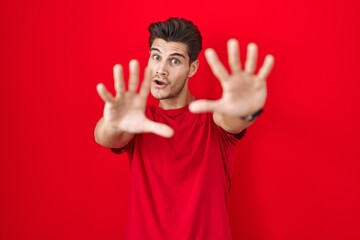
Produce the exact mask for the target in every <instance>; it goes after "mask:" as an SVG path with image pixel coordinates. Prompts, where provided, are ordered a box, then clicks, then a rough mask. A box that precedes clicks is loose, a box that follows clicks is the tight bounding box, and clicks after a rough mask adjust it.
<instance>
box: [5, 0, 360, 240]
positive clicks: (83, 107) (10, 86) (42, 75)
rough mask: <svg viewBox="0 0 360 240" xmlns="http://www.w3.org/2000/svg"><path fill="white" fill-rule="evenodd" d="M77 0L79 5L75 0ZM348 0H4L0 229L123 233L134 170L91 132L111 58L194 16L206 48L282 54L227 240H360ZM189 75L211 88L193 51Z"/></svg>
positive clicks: (354, 5) (29, 235) (80, 235)
mask: <svg viewBox="0 0 360 240" xmlns="http://www.w3.org/2000/svg"><path fill="white" fill-rule="evenodd" d="M73 2H75V3H73ZM359 5H360V4H359V3H358V1H355V0H342V1H329V0H327V1H325V0H319V1H310V0H304V1H295V2H294V1H285V0H272V1H261V0H251V1H236V0H224V1H221V2H219V3H210V2H209V3H206V4H205V3H202V2H201V1H189V0H183V1H175V2H173V1H166V2H164V3H161V2H147V1H146V2H145V1H144V2H141V1H137V0H133V1H128V2H127V3H124V1H57V2H55V1H30V0H28V1H26V0H23V1H17V0H14V1H1V3H0V31H1V32H0V34H1V36H0V61H1V62H0V113H1V116H0V133H1V135H0V136H1V138H0V139H1V151H0V194H1V195H0V239H4V240H12V239H106V240H110V239H122V238H123V236H124V231H125V229H126V224H127V223H126V211H127V204H128V198H127V193H128V189H129V180H128V176H129V170H128V162H127V160H126V158H125V156H120V157H119V156H115V155H113V154H111V153H110V151H108V150H107V149H104V148H102V147H100V146H98V145H97V144H95V142H94V139H93V129H94V126H95V123H96V121H97V120H98V119H99V118H100V116H101V114H102V107H103V103H102V101H101V100H100V98H99V97H98V96H97V93H96V90H95V86H96V84H97V83H98V82H104V83H105V84H106V85H107V86H109V87H111V86H112V81H113V80H112V66H113V65H114V64H115V63H122V64H124V65H127V63H128V61H129V60H130V59H131V58H138V59H140V63H141V65H142V67H144V66H145V64H146V61H147V57H148V46H147V36H148V33H147V26H148V25H149V23H150V22H152V21H157V20H165V19H167V18H168V17H169V16H182V17H185V18H189V19H192V20H193V21H194V22H195V23H196V24H197V25H198V26H199V28H200V29H201V31H202V34H203V38H204V47H214V48H215V49H216V50H218V52H219V54H220V57H221V58H222V59H224V60H225V59H226V48H225V47H226V40H227V39H228V38H230V37H236V38H238V39H239V40H240V43H241V50H242V57H244V52H245V45H246V44H247V43H249V42H251V41H254V42H256V43H258V45H259V49H260V60H261V62H262V60H263V57H264V54H265V53H272V54H273V55H274V56H275V58H276V63H275V68H274V71H273V73H272V74H271V76H270V77H269V79H268V86H269V98H268V101H267V104H266V108H265V113H264V115H263V116H261V118H259V119H258V120H257V122H256V124H255V125H254V126H252V127H251V130H250V131H248V135H247V137H246V138H245V139H244V140H243V141H242V142H241V143H240V144H239V147H238V154H237V161H236V168H235V172H234V176H233V179H234V182H233V188H232V191H231V202H230V204H231V209H230V218H231V223H232V231H233V235H234V239H235V240H237V239H261V240H269V239H280V240H282V239H284V240H285V239H360V231H359V230H358V229H359V226H360V221H359V218H360V206H359V205H360V204H359V202H360V177H359V176H360V174H359V173H360V164H359V160H360V151H359V148H360V144H359V134H360V127H359V126H358V123H359V120H360V107H359V100H360V96H359V95H360V91H359V88H360V72H359V60H358V59H359V57H360V47H359V43H360V36H359V34H360V32H359V26H360V14H359V9H360V8H359ZM200 61H201V64H200V70H199V72H198V74H197V76H196V77H194V78H193V79H192V80H191V84H190V87H191V89H193V92H194V94H195V95H196V96H198V97H210V98H213V97H218V96H219V94H220V93H221V91H220V88H219V84H218V82H217V80H216V79H215V78H214V77H213V76H212V74H211V73H210V69H209V67H208V66H207V63H206V62H205V60H204V56H203V54H201V57H200Z"/></svg>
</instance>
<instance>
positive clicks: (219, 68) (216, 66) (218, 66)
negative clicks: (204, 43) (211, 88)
mask: <svg viewBox="0 0 360 240" xmlns="http://www.w3.org/2000/svg"><path fill="white" fill-rule="evenodd" d="M205 57H206V61H207V62H208V63H209V66H210V68H211V70H212V72H213V73H214V75H215V76H216V77H217V78H218V79H219V80H220V81H225V80H226V79H228V78H229V73H228V72H227V70H226V68H225V67H224V65H223V64H222V63H221V62H220V60H219V58H218V56H217V55H216V52H215V51H214V49H211V48H209V49H206V50H205Z"/></svg>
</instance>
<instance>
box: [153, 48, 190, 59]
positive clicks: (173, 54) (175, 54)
mask: <svg viewBox="0 0 360 240" xmlns="http://www.w3.org/2000/svg"><path fill="white" fill-rule="evenodd" d="M150 51H156V52H159V53H161V51H160V50H159V49H157V48H154V47H152V48H150ZM170 56H179V57H183V58H184V59H186V57H185V55H184V54H181V53H177V52H175V53H172V54H170Z"/></svg>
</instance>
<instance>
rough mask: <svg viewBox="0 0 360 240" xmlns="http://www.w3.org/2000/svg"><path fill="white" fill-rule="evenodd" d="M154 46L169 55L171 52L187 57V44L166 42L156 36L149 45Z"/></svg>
mask: <svg viewBox="0 0 360 240" xmlns="http://www.w3.org/2000/svg"><path fill="white" fill-rule="evenodd" d="M153 48H156V49H158V50H159V51H160V52H161V53H162V54H166V55H170V54H173V53H180V54H182V55H184V56H186V57H189V54H188V51H187V46H186V44H184V43H181V42H167V41H165V40H164V39H161V38H156V39H155V40H154V42H153V44H152V45H151V49H153Z"/></svg>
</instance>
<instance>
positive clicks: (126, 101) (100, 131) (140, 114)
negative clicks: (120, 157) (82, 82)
mask: <svg viewBox="0 0 360 240" xmlns="http://www.w3.org/2000/svg"><path fill="white" fill-rule="evenodd" d="M129 67H130V78H129V86H128V91H126V90H125V84H124V79H123V71H122V66H121V65H119V64H117V65H115V66H114V87H115V91H116V96H112V95H111V93H109V92H108V91H107V90H106V88H105V86H104V85H103V84H102V83H99V84H98V85H97V91H98V94H99V96H100V97H101V99H102V100H103V101H104V102H105V106H104V113H103V117H102V118H101V119H100V120H99V121H98V123H97V125H96V127H95V132H94V135H95V140H96V142H97V143H99V144H100V145H102V146H104V147H109V148H120V147H123V146H125V145H126V144H128V143H129V141H130V140H131V139H132V138H133V137H134V135H135V134H137V133H144V132H152V133H154V134H157V135H160V136H163V137H171V136H172V135H173V130H172V129H171V128H170V127H169V126H167V125H165V124H161V123H156V122H153V121H151V120H149V119H148V118H147V117H146V116H145V108H146V101H147V96H148V94H149V88H150V81H151V76H150V73H149V70H145V77H144V81H143V83H142V85H141V88H140V92H139V93H137V88H138V85H139V63H138V61H136V60H132V61H130V64H129Z"/></svg>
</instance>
